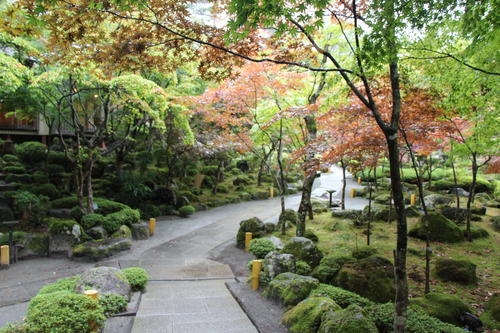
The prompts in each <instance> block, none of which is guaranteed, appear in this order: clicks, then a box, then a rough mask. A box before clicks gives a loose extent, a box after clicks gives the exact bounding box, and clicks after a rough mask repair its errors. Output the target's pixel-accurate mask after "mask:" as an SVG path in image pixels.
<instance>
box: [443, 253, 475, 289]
mask: <svg viewBox="0 0 500 333" xmlns="http://www.w3.org/2000/svg"><path fill="white" fill-rule="evenodd" d="M434 269H435V272H436V275H437V277H439V278H440V279H442V280H445V281H453V282H458V283H462V284H474V283H476V282H477V276H476V265H475V264H473V263H472V262H470V261H468V260H453V259H444V258H438V259H436V262H435V264H434Z"/></svg>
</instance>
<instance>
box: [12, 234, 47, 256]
mask: <svg viewBox="0 0 500 333" xmlns="http://www.w3.org/2000/svg"><path fill="white" fill-rule="evenodd" d="M17 244H19V245H22V247H21V248H20V249H19V252H18V254H17V255H18V257H19V258H26V257H33V256H46V255H47V254H48V253H49V236H48V235H47V234H46V233H33V234H26V235H25V237H23V240H22V241H20V242H17Z"/></svg>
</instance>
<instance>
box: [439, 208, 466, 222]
mask: <svg viewBox="0 0 500 333" xmlns="http://www.w3.org/2000/svg"><path fill="white" fill-rule="evenodd" d="M441 214H443V216H445V217H446V218H448V219H450V220H452V221H454V222H456V223H463V222H465V220H466V219H467V209H465V208H457V207H449V206H446V207H443V208H442V209H441Z"/></svg>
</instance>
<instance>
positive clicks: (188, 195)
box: [177, 191, 198, 202]
mask: <svg viewBox="0 0 500 333" xmlns="http://www.w3.org/2000/svg"><path fill="white" fill-rule="evenodd" d="M177 197H178V198H180V197H186V199H188V201H189V202H193V201H197V200H198V196H197V195H195V194H193V192H191V191H179V192H178V193H177Z"/></svg>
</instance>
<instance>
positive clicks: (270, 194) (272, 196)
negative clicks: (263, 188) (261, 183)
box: [269, 187, 274, 199]
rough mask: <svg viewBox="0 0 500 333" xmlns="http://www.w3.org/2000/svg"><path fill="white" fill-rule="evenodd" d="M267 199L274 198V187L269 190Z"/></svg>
mask: <svg viewBox="0 0 500 333" xmlns="http://www.w3.org/2000/svg"><path fill="white" fill-rule="evenodd" d="M269 198H271V199H272V198H274V187H270V188H269Z"/></svg>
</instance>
